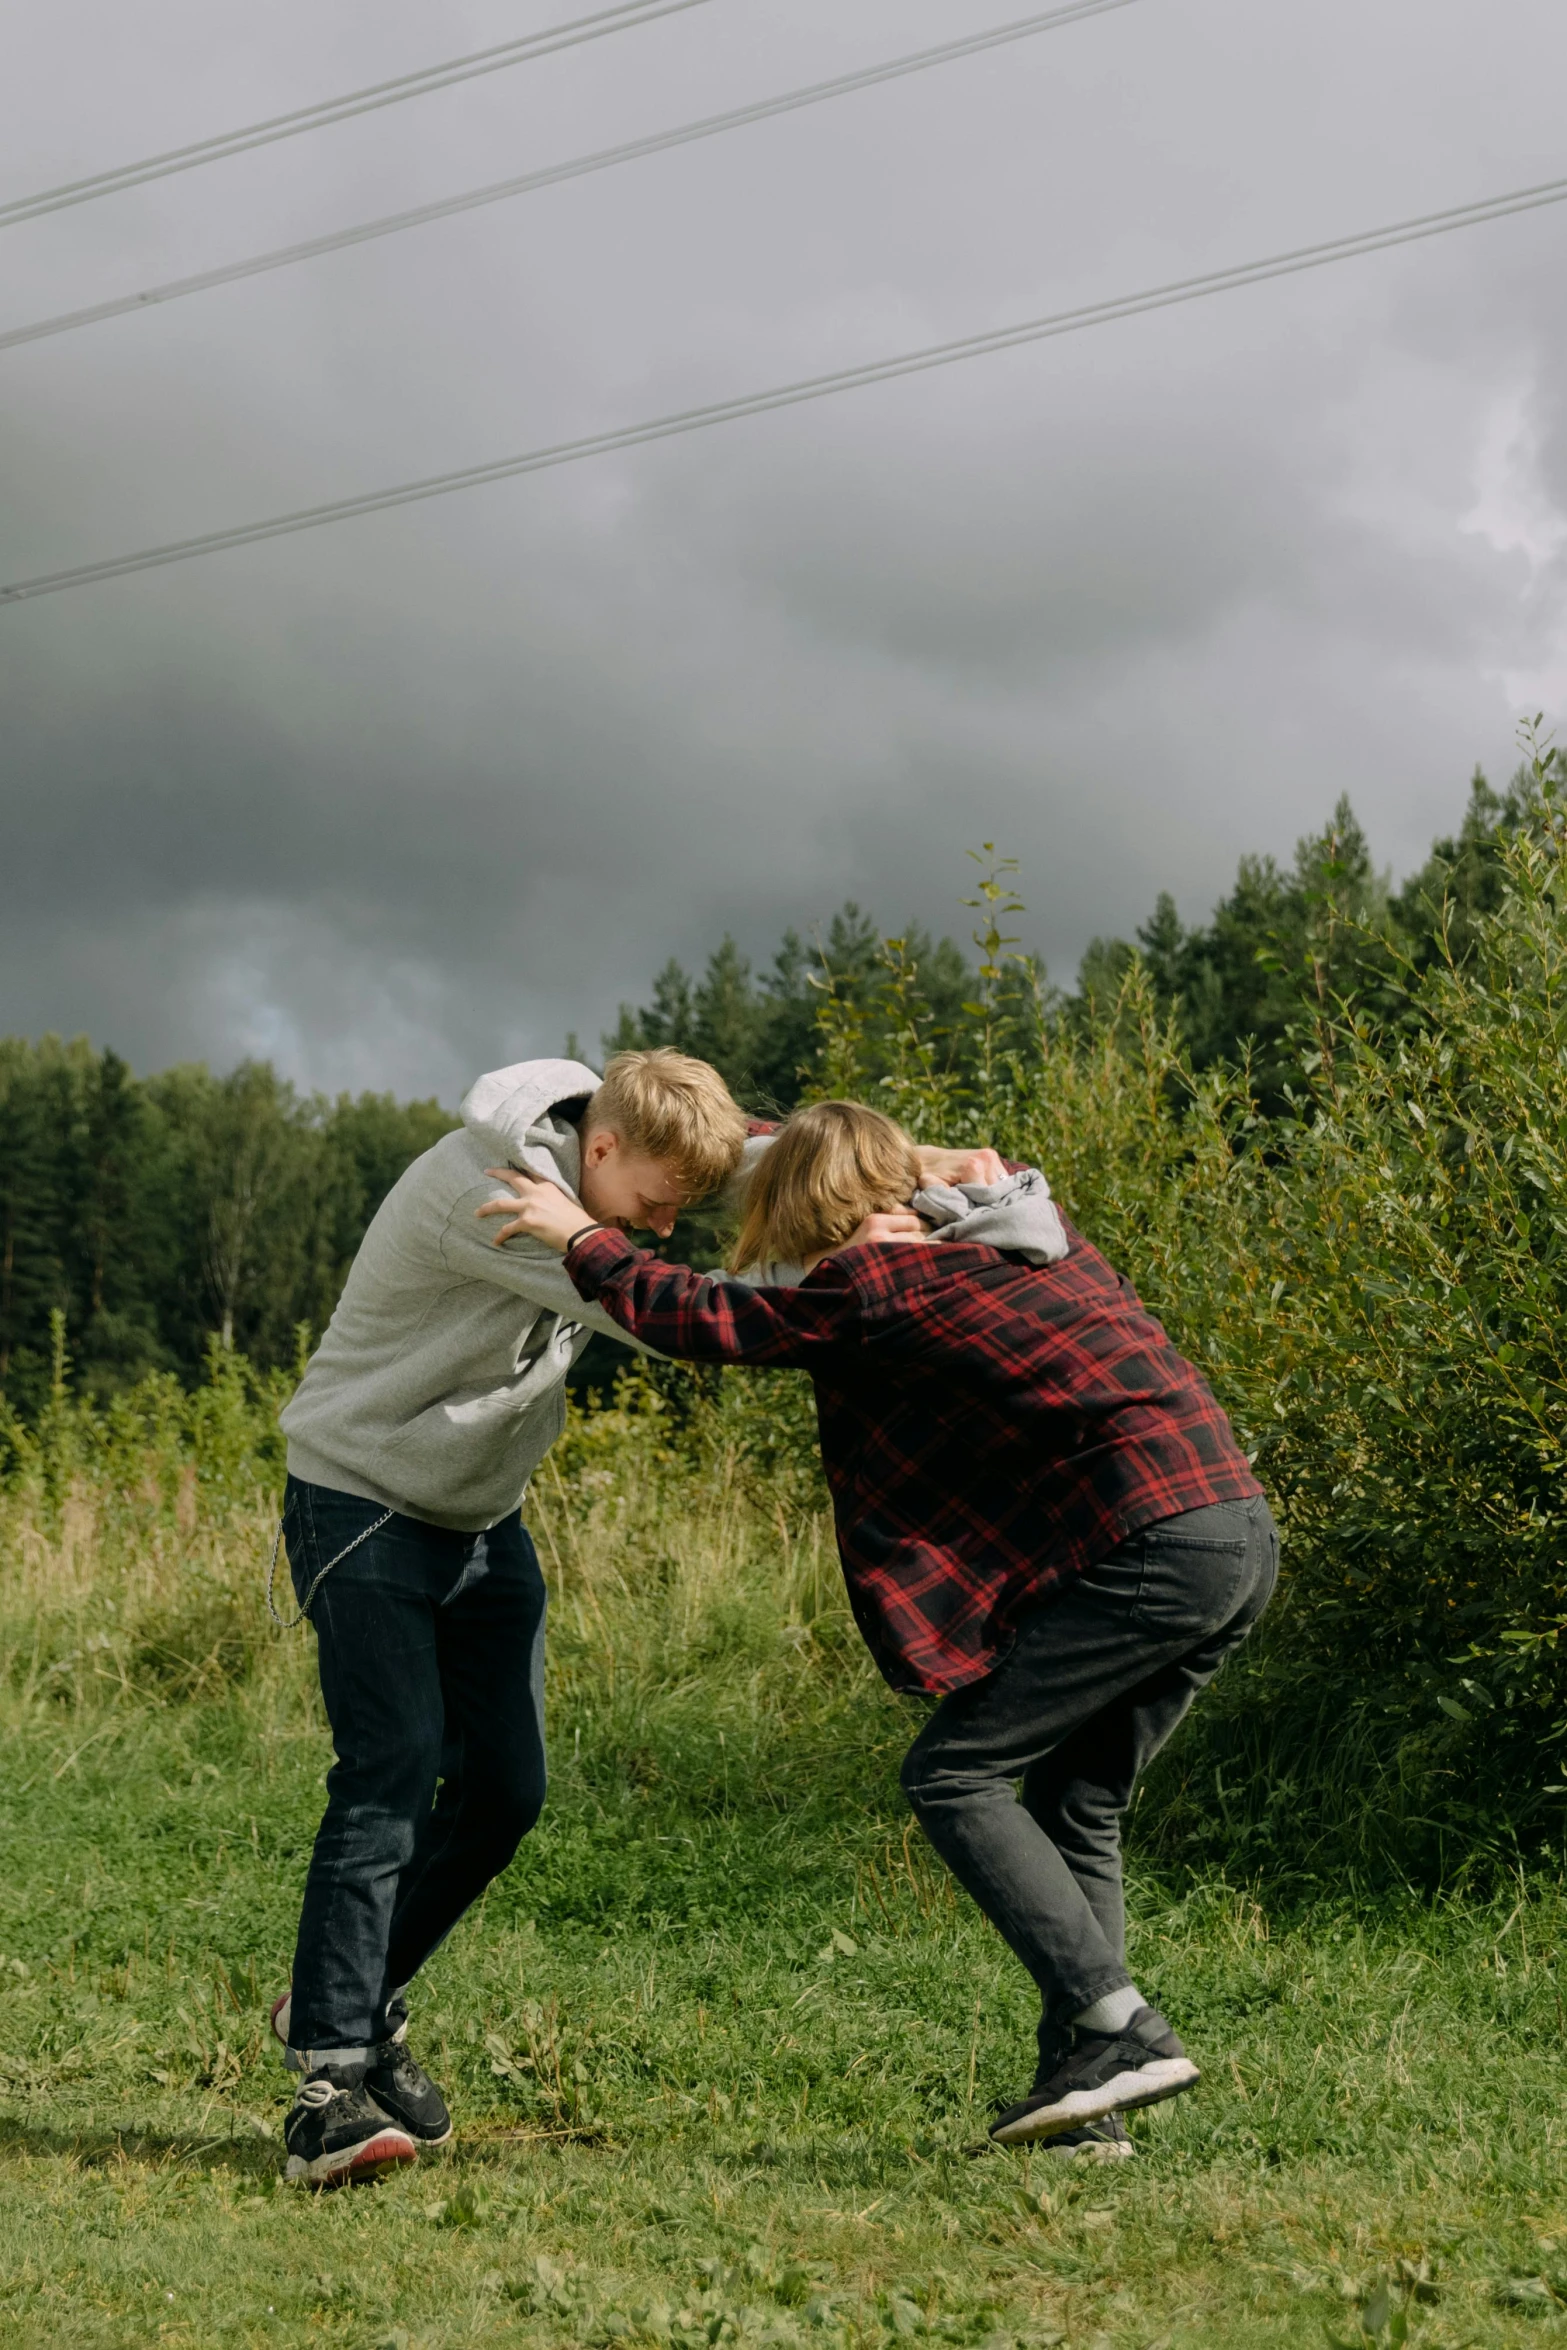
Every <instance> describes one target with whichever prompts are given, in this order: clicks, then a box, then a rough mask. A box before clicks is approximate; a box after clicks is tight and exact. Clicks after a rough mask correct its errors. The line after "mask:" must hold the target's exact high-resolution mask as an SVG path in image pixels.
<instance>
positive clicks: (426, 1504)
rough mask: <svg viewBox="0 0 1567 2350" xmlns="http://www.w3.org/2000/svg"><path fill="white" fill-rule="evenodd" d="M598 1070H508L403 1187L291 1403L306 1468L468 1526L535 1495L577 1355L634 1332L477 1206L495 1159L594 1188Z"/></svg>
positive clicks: (487, 1085) (297, 1453)
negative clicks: (591, 1127)
mask: <svg viewBox="0 0 1567 2350" xmlns="http://www.w3.org/2000/svg"><path fill="white" fill-rule="evenodd" d="M598 1082H599V1081H598V1079H597V1077H596V1076H595V1075H594V1073H593V1071H592V1070H591V1069H589V1068H587V1067H585V1066H584V1064H583V1063H582V1062H580V1061H519V1062H517V1063H516V1064H515V1065H514V1066H513V1067H512V1068H510V1069H495V1070H492V1071H491V1073H490V1074H489V1076H487V1077H481V1078H480V1079H479V1081H478V1083H477V1084H476V1085H475V1086H474V1087H473V1089H472V1090H471V1092H470V1093H469V1094H468V1096H467V1098H466V1100H465V1101H464V1102H463V1105H462V1120H463V1122H462V1125H461V1127H460V1128H459V1129H458V1130H457V1131H456V1132H455V1133H452V1134H447V1135H444V1136H443V1137H442V1139H441V1140H440V1141H439V1142H438V1143H437V1144H436V1145H435V1147H434V1148H433V1150H427V1151H426V1152H425V1153H424V1154H423V1156H422V1157H420V1158H417V1159H415V1161H414V1163H413V1165H412V1166H411V1167H409V1168H408V1169H407V1170H406V1171H405V1173H404V1174H403V1175H402V1176H401V1177H400V1178H399V1180H398V1181H397V1182H396V1183H395V1184H394V1185H393V1187H392V1189H391V1190H390V1191H389V1192H388V1193H387V1196H386V1198H385V1199H384V1200H383V1201H382V1203H381V1206H380V1208H379V1210H378V1211H377V1213H376V1216H375V1219H374V1221H373V1222H372V1224H371V1226H370V1229H369V1231H368V1232H367V1233H366V1234H365V1236H364V1239H363V1241H362V1242H361V1244H360V1249H359V1254H358V1255H357V1256H356V1257H355V1259H354V1262H353V1265H352V1267H351V1268H350V1271H349V1275H348V1280H347V1282H346V1284H345V1285H344V1289H343V1294H342V1296H341V1297H340V1298H339V1300H338V1304H337V1311H336V1312H335V1313H334V1314H333V1316H332V1319H331V1321H330V1322H329V1323H328V1325H327V1329H326V1335H325V1336H324V1337H323V1339H322V1341H321V1344H320V1345H319V1347H317V1349H316V1351H315V1353H314V1354H313V1355H312V1356H311V1358H310V1362H309V1365H308V1366H307V1368H306V1371H305V1375H304V1378H303V1379H302V1380H301V1381H300V1383H299V1386H298V1388H297V1389H296V1391H295V1393H294V1395H293V1397H292V1399H291V1400H290V1401H289V1403H288V1404H287V1405H286V1406H285V1407H284V1410H283V1412H282V1415H281V1424H282V1427H283V1432H284V1434H285V1435H286V1436H287V1438H288V1466H289V1470H290V1473H291V1474H292V1475H293V1476H295V1477H300V1478H303V1479H304V1480H305V1481H306V1482H307V1483H309V1484H311V1485H330V1486H333V1487H335V1488H336V1489H337V1491H338V1492H340V1493H357V1494H360V1495H362V1496H363V1497H364V1499H365V1500H366V1501H374V1502H379V1503H380V1505H381V1506H382V1508H383V1509H395V1510H400V1511H402V1512H403V1513H404V1514H405V1515H406V1516H408V1517H412V1518H422V1519H424V1520H425V1521H426V1522H427V1523H428V1524H430V1525H434V1526H451V1527H455V1528H458V1529H459V1530H461V1531H462V1532H464V1533H480V1532H482V1531H483V1530H484V1529H485V1528H486V1527H488V1526H493V1525H495V1524H496V1522H497V1521H498V1520H499V1519H501V1518H504V1517H507V1516H509V1515H510V1513H511V1512H512V1511H513V1510H514V1509H515V1508H516V1507H517V1505H518V1503H519V1501H520V1500H521V1498H522V1494H523V1491H524V1488H525V1487H526V1485H527V1482H528V1479H529V1477H530V1476H531V1475H532V1474H533V1471H534V1470H535V1469H536V1468H537V1467H538V1465H539V1463H540V1461H541V1460H542V1459H543V1458H544V1455H545V1454H546V1453H547V1452H548V1450H549V1448H550V1446H551V1445H552V1444H553V1443H554V1441H555V1439H556V1437H557V1436H558V1435H559V1434H560V1432H561V1429H562V1428H563V1427H564V1425H565V1418H566V1395H565V1383H566V1373H567V1370H568V1369H569V1368H570V1366H571V1364H572V1363H573V1361H574V1360H575V1359H576V1357H577V1356H578V1355H579V1354H580V1353H581V1352H582V1349H583V1348H584V1347H585V1346H586V1344H587V1342H588V1339H589V1338H590V1337H591V1336H592V1334H593V1332H594V1331H595V1330H598V1331H602V1332H604V1334H605V1335H606V1336H607V1337H610V1338H615V1339H618V1340H619V1341H620V1342H621V1344H622V1345H624V1344H625V1343H626V1335H625V1332H624V1331H623V1330H620V1329H618V1328H617V1327H616V1325H615V1323H613V1322H612V1321H611V1320H610V1318H609V1316H608V1315H607V1314H606V1313H605V1312H604V1311H603V1310H602V1308H600V1307H598V1306H590V1305H584V1303H583V1301H582V1299H581V1298H580V1297H579V1296H578V1295H577V1292H576V1290H575V1289H574V1288H573V1286H572V1284H571V1282H570V1281H569V1280H568V1279H567V1277H566V1271H565V1267H564V1265H563V1264H562V1261H561V1259H560V1258H559V1257H558V1256H557V1255H556V1254H555V1252H554V1250H553V1249H548V1248H546V1247H545V1246H544V1244H543V1243H542V1242H541V1241H537V1240H532V1239H529V1238H527V1237H526V1236H523V1237H521V1238H519V1239H516V1240H508V1241H507V1242H506V1243H505V1244H504V1246H503V1247H500V1248H497V1247H496V1246H495V1245H494V1233H495V1225H494V1224H493V1223H492V1222H490V1221H488V1220H482V1219H480V1218H479V1217H478V1216H477V1215H476V1214H475V1210H476V1209H477V1208H479V1207H480V1206H481V1205H482V1204H483V1202H484V1201H485V1200H488V1199H494V1198H495V1197H496V1190H497V1187H496V1185H495V1183H494V1182H493V1181H492V1180H491V1179H490V1178H489V1177H488V1176H487V1175H486V1174H485V1172H484V1170H485V1168H486V1167H504V1166H512V1167H519V1168H522V1169H523V1170H524V1171H525V1172H526V1173H528V1174H530V1175H540V1176H543V1177H545V1178H546V1179H547V1180H548V1181H549V1182H551V1183H558V1184H559V1185H560V1188H561V1189H562V1191H565V1192H569V1193H570V1194H571V1195H572V1196H573V1197H575V1196H576V1191H577V1182H578V1178H579V1174H580V1166H581V1162H580V1153H579V1142H578V1135H577V1129H576V1125H575V1123H574V1121H575V1120H576V1119H578V1118H580V1117H581V1115H582V1112H583V1110H584V1109H585V1108H586V1107H587V1102H588V1097H589V1096H590V1095H591V1094H592V1093H593V1092H594V1090H595V1089H596V1087H597V1085H598ZM586 1221H587V1218H586V1214H584V1222H586Z"/></svg>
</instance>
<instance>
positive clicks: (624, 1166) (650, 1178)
mask: <svg viewBox="0 0 1567 2350" xmlns="http://www.w3.org/2000/svg"><path fill="white" fill-rule="evenodd" d="M577 1196H578V1198H579V1199H580V1200H581V1202H582V1204H583V1206H584V1207H585V1208H586V1209H587V1211H588V1214H589V1215H590V1216H591V1217H592V1218H593V1220H594V1222H595V1223H596V1224H613V1225H614V1226H615V1227H616V1228H617V1230H619V1231H621V1232H627V1231H630V1230H631V1229H632V1228H633V1227H636V1228H639V1229H646V1230H648V1231H652V1232H656V1233H657V1234H658V1237H659V1239H660V1240H667V1239H668V1238H669V1235H670V1233H671V1232H672V1231H673V1230H674V1228H675V1218H676V1216H677V1215H678V1214H679V1212H680V1210H681V1209H682V1208H683V1207H684V1206H685V1204H686V1201H685V1195H684V1194H683V1193H682V1191H681V1189H680V1186H679V1184H678V1183H677V1182H676V1181H675V1179H674V1177H673V1176H672V1175H671V1174H670V1172H669V1169H668V1168H667V1167H661V1166H660V1165H659V1163H658V1161H657V1160H656V1159H650V1158H647V1157H645V1156H644V1155H643V1154H642V1153H641V1152H640V1151H630V1150H627V1148H626V1146H625V1144H624V1143H623V1142H622V1141H621V1139H620V1136H619V1135H618V1134H611V1133H610V1132H609V1131H608V1130H607V1129H605V1128H602V1127H601V1128H599V1129H598V1130H597V1131H596V1132H594V1133H592V1134H586V1135H584V1136H583V1138H582V1175H581V1179H580V1181H579V1182H578V1185H577Z"/></svg>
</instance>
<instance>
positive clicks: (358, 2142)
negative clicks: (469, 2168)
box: [283, 2069, 419, 2187]
mask: <svg viewBox="0 0 1567 2350" xmlns="http://www.w3.org/2000/svg"><path fill="white" fill-rule="evenodd" d="M283 2138H284V2143H285V2144H286V2145H287V2147H288V2161H287V2162H286V2164H285V2165H284V2168H283V2176H284V2178H285V2179H287V2180H288V2181H289V2182H290V2184H291V2185H295V2186H304V2187H341V2186H344V2185H345V2184H346V2183H347V2182H348V2181H349V2180H353V2179H378V2178H380V2177H381V2175H382V2174H383V2172H385V2171H388V2170H391V2169H393V2168H394V2167H395V2166H396V2165H397V2164H398V2163H400V2162H417V2160H418V2158H419V2149H418V2147H417V2146H416V2145H415V2144H414V2142H413V2139H412V2138H411V2137H410V2136H409V2134H408V2132H407V2131H406V2130H405V2129H402V2128H400V2127H399V2126H398V2124H397V2123H396V2122H394V2121H393V2120H392V2119H391V2117H390V2116H389V2115H388V2114H386V2113H384V2112H383V2111H382V2109H381V2107H380V2106H379V2105H378V2104H377V2103H376V2101H375V2099H374V2098H373V2097H371V2096H370V2095H369V2094H368V2092H367V2090H366V2088H365V2076H364V2073H363V2072H362V2071H359V2070H355V2071H352V2072H329V2071H327V2070H325V2069H323V2070H322V2071H320V2072H314V2073H312V2074H311V2075H310V2078H309V2079H308V2080H307V2081H305V2082H303V2083H302V2084H301V2086H300V2091H299V2095H298V2096H297V2097H296V2098H295V2100H294V2103H293V2105H292V2107H291V2108H290V2111H289V2116H288V2119H287V2121H286V2122H285V2123H284V2124H283Z"/></svg>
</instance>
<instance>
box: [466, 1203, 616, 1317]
mask: <svg viewBox="0 0 1567 2350" xmlns="http://www.w3.org/2000/svg"><path fill="white" fill-rule="evenodd" d="M542 1188H543V1189H545V1190H548V1191H554V1192H556V1194H557V1197H558V1198H560V1199H561V1200H562V1201H564V1202H565V1203H566V1205H567V1207H568V1208H569V1210H570V1212H571V1216H572V1219H573V1222H574V1223H576V1224H585V1223H587V1221H588V1213H587V1210H586V1209H585V1208H584V1207H583V1206H582V1205H581V1203H580V1201H578V1200H575V1199H573V1198H572V1197H571V1195H570V1194H569V1193H568V1192H564V1191H561V1190H559V1187H558V1186H557V1185H555V1184H545V1185H543V1186H542ZM494 1197H495V1191H494V1187H493V1186H492V1185H490V1184H475V1185H474V1186H473V1188H472V1189H471V1190H469V1191H465V1192H464V1193H463V1195H462V1197H461V1198H460V1199H459V1200H458V1201H457V1202H456V1203H455V1205H454V1206H453V1208H452V1210H451V1212H450V1214H449V1215H448V1217H447V1219H446V1225H445V1229H444V1230H443V1232H442V1234H441V1262H442V1264H443V1265H445V1267H446V1268H447V1270H448V1272H450V1273H454V1274H457V1275H459V1276H460V1277H461V1278H462V1279H463V1280H465V1281H486V1282H490V1283H492V1284H493V1285H494V1286H495V1287H497V1288H499V1289H509V1290H511V1291H512V1292H513V1293H514V1294H515V1295H516V1296H518V1297H525V1298H526V1299H527V1300H528V1302H529V1304H530V1305H535V1306H539V1307H541V1308H543V1309H544V1310H546V1311H548V1312H550V1313H556V1314H559V1316H560V1318H561V1320H562V1321H563V1322H577V1323H580V1324H581V1326H582V1328H583V1329H585V1330H594V1331H597V1332H598V1333H599V1335H600V1336H601V1337H604V1338H613V1339H616V1340H618V1341H619V1343H620V1344H621V1345H622V1346H624V1345H626V1344H628V1343H629V1344H633V1345H634V1344H635V1343H636V1342H635V1340H630V1341H628V1339H627V1336H626V1333H625V1331H624V1330H623V1329H622V1328H621V1327H620V1325H619V1324H618V1323H617V1322H614V1321H612V1320H611V1318H610V1316H609V1315H608V1314H607V1313H606V1312H605V1311H604V1309H603V1307H602V1306H595V1305H587V1304H585V1303H584V1301H583V1298H582V1295H581V1292H580V1291H579V1290H577V1289H576V1288H574V1287H573V1285H572V1282H571V1280H570V1278H569V1277H568V1275H567V1272H566V1268H565V1266H564V1265H563V1264H562V1263H561V1258H560V1251H559V1250H558V1249H553V1248H546V1247H545V1245H544V1244H543V1242H542V1241H540V1240H537V1239H535V1238H533V1237H532V1236H531V1235H529V1234H527V1233H522V1234H519V1235H518V1236H517V1237H515V1238H512V1239H509V1240H507V1241H506V1242H505V1244H504V1246H502V1247H497V1246H496V1244H495V1241H494V1239H493V1237H492V1235H493V1232H494V1226H493V1225H486V1224H482V1223H480V1222H479V1221H478V1217H479V1213H480V1211H481V1210H482V1208H483V1207H484V1206H485V1205H486V1204H487V1203H488V1202H490V1201H492V1200H493V1199H494ZM510 1204H511V1203H510V1202H509V1201H508V1202H507V1205H508V1207H509V1206H510Z"/></svg>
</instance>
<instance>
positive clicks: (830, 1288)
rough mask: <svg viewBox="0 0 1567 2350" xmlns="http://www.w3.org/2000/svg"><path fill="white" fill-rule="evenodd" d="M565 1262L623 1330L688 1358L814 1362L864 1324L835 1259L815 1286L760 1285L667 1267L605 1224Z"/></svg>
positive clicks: (582, 1239)
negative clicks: (774, 1287)
mask: <svg viewBox="0 0 1567 2350" xmlns="http://www.w3.org/2000/svg"><path fill="white" fill-rule="evenodd" d="M565 1265H566V1271H567V1272H568V1273H569V1274H570V1276H571V1279H572V1281H573V1282H574V1283H575V1284H576V1287H577V1290H578V1292H579V1293H580V1295H581V1296H583V1297H584V1298H589V1299H592V1300H593V1301H594V1302H595V1303H596V1304H597V1305H598V1306H599V1307H600V1308H601V1309H602V1310H603V1311H604V1312H605V1313H607V1314H609V1315H611V1316H612V1317H613V1319H614V1320H615V1321H616V1322H618V1323H619V1325H620V1327H621V1329H622V1330H624V1331H626V1332H628V1333H629V1334H630V1335H631V1336H632V1337H633V1338H639V1339H641V1341H642V1342H643V1344H644V1345H645V1346H650V1347H655V1348H656V1349H657V1350H658V1352H659V1353H660V1354H665V1355H675V1356H677V1357H680V1358H682V1359H683V1360H685V1361H687V1362H693V1363H755V1364H764V1363H797V1364H806V1365H808V1364H809V1363H810V1361H811V1360H812V1358H813V1357H814V1356H819V1355H820V1354H821V1353H822V1351H823V1349H824V1348H827V1347H831V1346H838V1345H841V1344H842V1343H843V1342H844V1341H845V1340H846V1339H851V1338H852V1337H853V1336H854V1335H855V1332H856V1330H857V1328H858V1324H859V1319H860V1308H859V1300H858V1297H857V1296H856V1293H855V1289H854V1284H853V1282H852V1281H851V1280H850V1279H849V1276H848V1275H847V1274H846V1273H845V1272H844V1271H843V1270H842V1268H841V1267H840V1266H839V1265H837V1264H836V1263H835V1262H833V1261H832V1260H831V1259H829V1260H828V1261H827V1262H826V1263H825V1264H822V1265H819V1266H818V1267H817V1268H816V1271H815V1272H814V1274H813V1275H812V1277H811V1280H810V1285H809V1286H808V1287H806V1288H801V1289H753V1288H752V1287H751V1286H750V1285H749V1284H748V1283H747V1282H744V1281H735V1280H731V1279H729V1278H728V1277H727V1276H725V1275H722V1274H713V1273H693V1272H691V1271H690V1269H689V1268H688V1267H687V1266H685V1265H666V1264H665V1263H664V1261H663V1259H662V1258H661V1257H655V1256H652V1255H650V1254H649V1252H648V1251H647V1250H646V1249H640V1248H634V1247H633V1246H632V1244H631V1242H630V1241H629V1240H628V1239H627V1238H626V1236H625V1234H624V1233H623V1232H612V1231H609V1230H608V1229H606V1227H605V1226H603V1225H595V1226H593V1227H591V1228H590V1229H589V1230H588V1231H586V1232H583V1233H581V1234H579V1235H578V1237H577V1238H576V1239H575V1240H574V1241H573V1243H572V1245H571V1248H570V1250H569V1251H568V1252H567V1255H566V1259H565Z"/></svg>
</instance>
